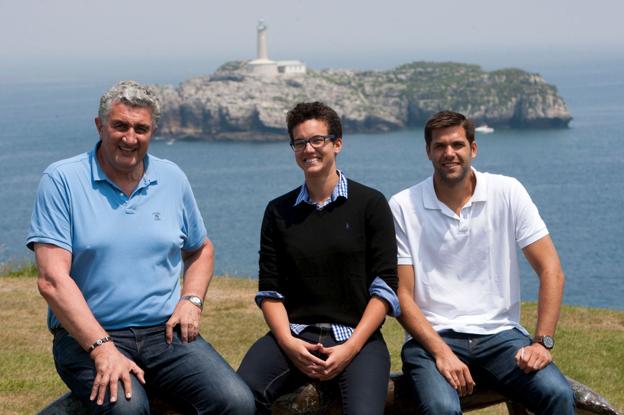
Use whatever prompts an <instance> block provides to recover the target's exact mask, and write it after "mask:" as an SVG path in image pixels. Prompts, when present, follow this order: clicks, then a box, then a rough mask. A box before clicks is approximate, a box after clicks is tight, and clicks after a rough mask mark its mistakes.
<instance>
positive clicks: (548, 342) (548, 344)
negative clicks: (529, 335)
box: [533, 336, 555, 350]
mask: <svg viewBox="0 0 624 415" xmlns="http://www.w3.org/2000/svg"><path fill="white" fill-rule="evenodd" d="M533 343H539V344H541V345H542V346H544V347H545V348H547V349H548V350H550V349H552V348H553V347H555V339H553V338H552V337H551V336H534V337H533Z"/></svg>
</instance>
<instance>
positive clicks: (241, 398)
mask: <svg viewBox="0 0 624 415" xmlns="http://www.w3.org/2000/svg"><path fill="white" fill-rule="evenodd" d="M108 333H109V335H110V336H111V338H112V339H113V342H114V343H115V346H116V347H117V349H119V351H120V352H121V353H123V354H124V355H125V356H127V357H128V358H129V359H132V360H133V361H134V362H135V363H136V364H137V365H139V366H140V367H141V368H142V369H143V370H144V371H145V383H146V384H145V387H149V388H150V392H151V391H152V388H153V390H154V392H155V393H159V394H161V395H164V396H166V397H168V398H170V399H172V400H173V401H175V402H177V403H178V404H180V405H182V406H183V407H184V408H185V413H197V414H253V413H254V412H255V405H254V399H253V395H252V394H251V392H250V391H249V388H247V386H246V385H245V383H244V382H243V381H242V380H241V379H240V378H239V377H238V376H237V375H236V373H235V372H234V371H233V370H232V368H231V367H230V366H229V365H228V363H227V362H226V361H225V360H223V358H222V357H221V356H220V355H219V354H218V353H217V352H216V351H215V350H214V349H213V348H212V346H211V345H210V344H209V343H207V342H206V341H205V340H204V339H203V338H201V337H197V339H196V340H195V341H193V342H190V343H182V341H181V339H180V336H179V333H177V332H175V331H174V337H173V342H172V343H171V344H167V342H166V341H165V327H164V326H157V327H146V328H128V329H123V330H111V331H109V332H108ZM53 353H54V363H55V365H56V370H57V372H58V373H59V375H60V376H61V379H63V382H65V384H66V385H67V386H68V387H69V389H71V391H72V392H73V393H74V394H75V395H76V396H78V397H79V398H80V399H81V400H82V401H84V402H85V403H87V402H88V403H89V405H90V408H91V410H92V411H93V412H94V413H96V414H149V413H150V408H149V402H148V399H147V394H146V390H145V387H144V386H143V385H141V383H139V381H138V380H137V379H136V377H135V376H134V375H132V374H131V378H132V398H131V399H130V400H127V399H125V398H124V392H123V391H124V389H123V385H122V383H121V382H119V384H118V386H119V388H118V399H117V402H116V403H113V404H111V403H110V402H109V393H108V392H107V393H106V397H105V400H104V405H101V406H99V405H96V404H95V403H94V402H90V401H89V395H90V393H91V387H92V385H93V379H94V378H95V366H94V362H93V360H91V358H90V356H89V354H88V353H87V352H86V351H84V350H83V349H82V347H80V345H79V344H78V343H77V342H76V340H75V339H74V338H73V337H72V336H71V335H70V334H69V333H67V331H65V330H63V329H57V330H55V333H54V346H53Z"/></svg>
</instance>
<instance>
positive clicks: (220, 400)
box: [209, 376, 256, 415]
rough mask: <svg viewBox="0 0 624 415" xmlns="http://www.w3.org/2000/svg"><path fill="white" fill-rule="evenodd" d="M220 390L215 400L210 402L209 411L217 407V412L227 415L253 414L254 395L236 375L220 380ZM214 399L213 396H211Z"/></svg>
mask: <svg viewBox="0 0 624 415" xmlns="http://www.w3.org/2000/svg"><path fill="white" fill-rule="evenodd" d="M221 382H222V384H221V390H220V393H219V396H218V397H217V398H216V402H214V401H213V402H211V407H212V409H211V411H209V413H214V412H215V411H214V407H213V405H214V406H217V407H218V411H217V412H218V413H220V414H228V415H253V414H254V413H255V412H256V403H255V400H254V395H253V394H252V393H251V391H250V390H249V387H248V386H247V385H246V384H245V382H243V381H242V379H240V378H239V377H238V376H232V377H231V378H230V379H222V380H221ZM213 399H214V398H213Z"/></svg>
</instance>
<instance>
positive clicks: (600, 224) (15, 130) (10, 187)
mask: <svg viewBox="0 0 624 415" xmlns="http://www.w3.org/2000/svg"><path fill="white" fill-rule="evenodd" d="M620 68H621V66H620V65H617V64H608V65H579V66H575V67H568V66H563V65H562V66H557V65H551V66H550V67H546V68H542V69H541V70H540V72H541V73H542V75H544V77H545V78H546V80H547V81H549V82H551V83H554V84H555V85H557V86H558V88H559V92H560V93H561V94H562V95H563V97H564V98H565V99H566V101H567V103H568V105H569V108H570V110H571V112H572V115H573V116H574V121H573V122H572V124H571V128H569V129H565V130H504V129H499V130H497V131H495V132H494V133H493V134H489V135H482V136H478V137H477V142H478V145H479V153H478V156H477V159H476V160H475V162H474V166H475V167H476V168H477V169H479V170H482V171H490V172H495V173H501V174H506V175H511V176H515V177H517V178H518V179H519V180H520V181H521V182H522V183H523V184H524V185H525V186H526V188H527V189H528V191H529V193H530V194H531V196H532V198H533V200H534V201H535V203H536V204H537V206H538V208H539V209H540V212H541V214H542V217H543V218H544V220H545V221H546V224H547V225H548V227H549V229H550V232H551V236H552V238H553V240H554V242H555V245H556V247H557V249H558V251H559V254H560V256H561V260H562V263H563V267H564V270H565V272H566V277H567V284H566V290H565V295H564V302H565V303H567V304H577V305H586V306H594V307H609V308H618V309H624V300H622V297H623V296H624V289H623V288H622V282H621V280H622V277H623V276H624V248H623V243H624V238H623V235H624V220H623V219H622V218H621V216H622V215H621V213H620V212H619V209H620V206H621V205H622V202H623V201H624V174H623V170H624V145H623V139H624V137H623V134H622V125H624V73H623V72H622V71H621V69H620ZM110 84H111V81H109V80H105V81H104V80H95V81H80V82H76V81H45V82H44V81H38V82H21V83H19V82H13V83H6V82H5V83H3V84H1V85H0V188H1V189H2V191H1V192H0V262H19V261H25V260H26V261H27V260H31V259H32V254H31V253H30V252H29V251H28V250H27V249H26V248H25V247H24V240H25V236H26V233H27V231H28V225H29V220H30V213H31V209H32V204H33V200H34V193H35V190H36V187H37V183H38V181H39V178H40V176H41V172H42V171H43V169H44V168H45V167H46V166H47V165H49V164H50V163H52V162H54V161H56V160H59V159H62V158H66V157H70V156H73V155H75V154H77V153H80V152H83V151H87V150H89V149H91V148H92V147H93V146H94V145H95V143H96V141H97V134H96V131H95V127H94V124H93V118H94V116H95V114H96V112H97V105H98V99H99V96H100V94H101V93H102V92H103V91H104V90H105V89H106V88H108V87H109V86H110ZM344 143H345V148H344V151H343V152H342V153H341V154H340V156H339V160H338V165H339V168H341V169H342V170H343V171H344V172H345V173H346V174H347V176H348V177H350V178H353V179H355V180H358V181H360V182H363V183H365V184H368V185H370V186H373V187H376V188H378V189H379V190H381V191H382V192H383V193H384V194H385V195H386V196H388V197H390V196H391V195H392V194H394V193H396V192H398V191H400V190H402V189H404V188H406V187H409V186H411V185H412V184H415V183H416V182H418V181H420V180H422V179H424V178H425V177H427V176H428V175H430V174H431V165H430V163H429V161H428V160H427V158H426V155H425V151H424V140H423V138H422V129H415V130H411V131H402V132H395V133H389V134H371V135H359V134H353V135H351V134H349V133H348V131H346V132H345V139H344ZM150 151H151V152H152V153H153V154H154V155H156V156H158V157H163V158H167V159H170V160H172V161H175V162H176V163H178V164H179V165H180V166H181V167H182V168H183V169H184V171H185V172H186V174H187V175H188V177H189V179H190V181H191V184H192V186H193V190H194V192H195V196H196V198H197V200H198V203H199V206H200V209H201V211H202V214H203V216H204V219H205V222H206V226H207V228H208V232H209V236H210V238H211V239H212V241H213V243H214V244H215V247H216V252H217V259H216V272H217V273H218V274H231V275H236V276H240V277H243V278H255V277H256V275H257V250H258V240H259V227H260V222H261V220H262V214H263V211H264V207H265V206H266V203H267V202H268V201H269V200H270V199H272V198H274V197H276V196H279V195H281V194H282V193H285V192H286V191H289V190H291V189H292V188H294V187H295V186H298V185H300V184H301V182H302V180H303V177H302V174H301V172H300V170H299V169H298V167H297V166H296V165H295V163H294V161H293V155H292V151H291V150H290V148H289V147H288V145H287V143H286V142H279V143H232V142H224V143H205V142H186V141H176V140H155V141H154V142H153V143H152V144H151V147H150ZM521 273H522V292H523V298H525V299H535V298H536V294H537V287H538V284H537V283H538V280H537V277H536V276H535V274H534V273H533V272H532V271H531V269H530V267H529V266H528V265H527V263H526V261H523V262H522V263H521Z"/></svg>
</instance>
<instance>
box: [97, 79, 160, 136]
mask: <svg viewBox="0 0 624 415" xmlns="http://www.w3.org/2000/svg"><path fill="white" fill-rule="evenodd" d="M116 103H122V104H126V105H129V106H131V107H149V108H151V110H152V122H153V123H154V126H156V125H157V124H158V119H159V118H160V102H159V101H158V97H157V96H156V94H155V92H154V90H153V89H152V88H150V87H149V86H147V85H141V84H140V83H138V82H136V81H121V82H119V83H117V84H116V85H114V86H113V87H112V88H111V89H109V90H108V91H107V92H106V93H105V94H104V95H102V98H100V109H99V110H98V116H99V117H100V119H101V120H106V118H107V117H108V115H109V114H110V110H111V108H112V106H113V104H116Z"/></svg>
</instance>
